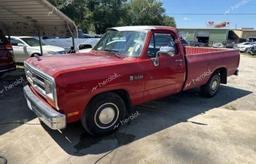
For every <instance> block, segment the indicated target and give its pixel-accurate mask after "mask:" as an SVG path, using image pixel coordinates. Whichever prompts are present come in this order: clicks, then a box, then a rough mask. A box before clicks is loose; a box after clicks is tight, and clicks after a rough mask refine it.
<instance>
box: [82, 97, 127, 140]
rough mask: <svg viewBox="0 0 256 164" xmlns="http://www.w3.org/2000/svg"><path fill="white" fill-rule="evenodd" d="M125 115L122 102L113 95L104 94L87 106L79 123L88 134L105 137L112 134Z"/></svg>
mask: <svg viewBox="0 0 256 164" xmlns="http://www.w3.org/2000/svg"><path fill="white" fill-rule="evenodd" d="M125 115H126V105H125V102H124V100H123V99H122V98H121V97H120V96H119V95H117V94H115V93H105V94H102V95H99V96H96V97H95V98H93V100H92V101H91V102H90V103H89V104H88V106H87V108H86V110H85V112H84V114H83V116H82V118H81V122H82V125H83V127H84V129H85V130H86V131H87V132H88V133H89V134H91V135H105V134H109V133H112V132H114V131H115V130H116V129H117V127H118V126H119V123H120V121H121V120H122V119H124V118H125Z"/></svg>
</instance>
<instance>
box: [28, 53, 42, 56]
mask: <svg viewBox="0 0 256 164" xmlns="http://www.w3.org/2000/svg"><path fill="white" fill-rule="evenodd" d="M35 55H38V56H41V54H40V53H33V54H31V55H30V56H31V57H35Z"/></svg>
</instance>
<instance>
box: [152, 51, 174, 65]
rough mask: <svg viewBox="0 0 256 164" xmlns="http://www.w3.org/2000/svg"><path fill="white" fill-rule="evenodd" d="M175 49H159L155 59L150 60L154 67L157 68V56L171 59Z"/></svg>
mask: <svg viewBox="0 0 256 164" xmlns="http://www.w3.org/2000/svg"><path fill="white" fill-rule="evenodd" d="M175 52H176V51H175V49H174V48H173V47H168V46H166V47H160V50H159V51H158V52H157V53H156V57H155V58H152V59H151V60H152V62H153V64H154V66H155V67H157V66H159V64H160V63H159V56H160V55H161V54H162V55H169V56H171V57H173V56H175Z"/></svg>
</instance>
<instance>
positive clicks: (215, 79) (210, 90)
mask: <svg viewBox="0 0 256 164" xmlns="http://www.w3.org/2000/svg"><path fill="white" fill-rule="evenodd" d="M220 82H221V79H220V73H219V72H217V73H215V74H213V76H212V77H211V78H210V79H209V81H208V82H207V83H206V84H205V85H203V86H201V88H200V92H201V95H202V96H204V97H209V98H210V97H213V96H215V95H216V94H217V93H218V91H219V87H220Z"/></svg>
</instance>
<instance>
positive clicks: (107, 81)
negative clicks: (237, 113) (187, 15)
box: [24, 26, 240, 135]
mask: <svg viewBox="0 0 256 164" xmlns="http://www.w3.org/2000/svg"><path fill="white" fill-rule="evenodd" d="M239 60H240V54H239V52H238V51H237V50H229V49H213V48H195V47H183V45H182V44H181V43H180V39H179V36H178V34H177V31H176V29H175V28H172V27H163V26H131V27H116V28H111V29H108V31H107V32H106V34H105V35H104V36H103V37H102V39H101V40H100V41H99V42H98V43H97V45H96V46H95V47H94V48H93V49H92V50H91V51H90V52H88V53H77V54H70V55H64V56H63V55H62V56H50V57H37V58H36V57H32V58H30V59H28V60H27V61H26V62H25V72H26V76H27V80H28V81H29V83H30V84H29V85H28V86H25V87H24V93H25V97H26V99H27V102H28V106H29V108H30V109H31V110H32V111H34V112H35V113H36V115H37V116H38V117H39V118H40V120H41V121H43V122H44V123H45V124H47V125H48V126H49V127H50V128H51V129H63V128H65V127H66V124H67V123H71V122H75V121H79V120H80V121H81V123H82V125H83V127H84V128H85V130H86V131H87V132H89V133H90V134H93V135H98V134H106V133H109V132H112V131H113V130H114V129H115V127H116V126H117V125H118V124H119V122H120V121H122V119H124V118H125V117H126V116H127V115H126V114H127V113H129V110H130V108H131V106H134V105H138V104H142V103H144V102H147V101H150V100H154V99H158V98H161V97H164V96H167V95H171V94H175V93H178V92H182V91H184V90H188V89H191V88H195V87H200V88H201V93H202V95H204V96H206V97H212V96H214V95H215V94H216V93H217V91H218V89H219V86H220V83H224V84H226V83H227V77H228V76H230V75H234V74H237V73H238V66H239Z"/></svg>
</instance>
